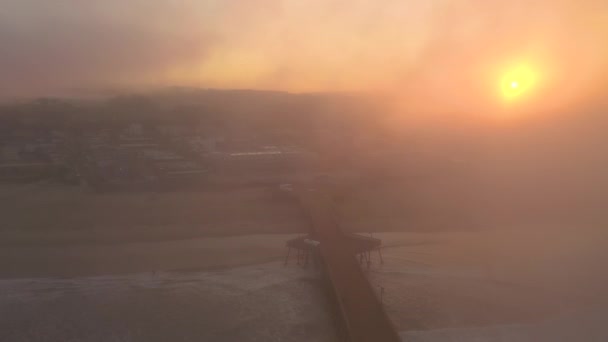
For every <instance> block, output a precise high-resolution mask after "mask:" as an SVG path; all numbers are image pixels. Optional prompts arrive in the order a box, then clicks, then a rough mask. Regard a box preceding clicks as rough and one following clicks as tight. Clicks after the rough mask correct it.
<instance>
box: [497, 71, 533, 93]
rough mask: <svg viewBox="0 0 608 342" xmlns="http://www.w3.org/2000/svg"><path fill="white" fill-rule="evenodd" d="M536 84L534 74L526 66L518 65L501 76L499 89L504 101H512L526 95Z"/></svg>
mask: <svg viewBox="0 0 608 342" xmlns="http://www.w3.org/2000/svg"><path fill="white" fill-rule="evenodd" d="M535 82H536V74H535V73H534V71H533V70H532V68H530V67H529V66H527V65H518V66H516V67H513V68H511V69H510V70H507V71H506V72H505V73H504V74H503V78H502V82H501V89H502V95H503V97H504V98H505V99H506V100H514V99H516V98H519V97H521V96H522V95H524V94H525V93H527V92H528V91H529V90H530V88H532V87H533V86H534V83H535Z"/></svg>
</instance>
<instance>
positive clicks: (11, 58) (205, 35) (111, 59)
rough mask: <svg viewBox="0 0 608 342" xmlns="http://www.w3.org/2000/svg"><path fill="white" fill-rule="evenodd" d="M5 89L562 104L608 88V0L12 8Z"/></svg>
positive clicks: (69, 1) (1, 23) (2, 18)
mask: <svg viewBox="0 0 608 342" xmlns="http://www.w3.org/2000/svg"><path fill="white" fill-rule="evenodd" d="M3 3H4V4H3V5H2V6H0V44H2V46H3V47H4V48H3V50H4V52H3V57H0V74H2V75H3V77H2V79H1V80H0V92H1V93H2V95H4V96H16V95H27V96H36V95H45V94H53V93H61V92H62V91H66V90H70V89H72V90H73V89H79V88H95V87H122V88H130V87H133V88H139V87H148V86H166V85H167V86H168V85H184V86H201V87H218V88H255V89H277V90H287V91H296V92H301V91H371V92H380V93H385V94H390V96H391V97H392V98H395V99H400V100H402V101H404V102H407V103H408V104H409V105H410V106H412V107H415V108H420V109H424V110H429V111H443V110H447V109H448V108H449V109H450V110H457V111H460V110H463V111H470V110H479V109H485V108H499V107H500V106H503V105H505V103H503V102H504V101H503V100H504V99H501V96H500V83H501V78H502V77H503V75H504V73H505V72H507V71H508V70H509V69H510V68H513V67H514V66H517V65H520V64H522V63H523V64H526V65H528V66H529V67H530V68H533V69H534V70H535V71H536V73H537V74H538V82H536V83H537V84H535V86H534V87H533V89H532V88H531V89H530V91H529V93H528V94H525V95H526V96H523V97H522V98H521V99H518V101H516V102H519V103H517V104H513V103H511V104H509V105H510V106H513V105H518V106H524V105H525V106H530V108H532V107H535V108H549V106H550V104H552V105H553V106H561V105H563V104H567V103H574V102H576V101H581V100H584V99H585V98H586V97H587V96H589V95H590V94H592V93H593V92H594V91H597V90H598V89H600V87H601V86H602V85H606V84H608V82H606V77H607V76H608V74H607V73H606V71H607V70H608V44H606V43H605V41H606V37H608V2H606V1H603V0H579V1H575V0H525V1H524V0H513V1H487V0H461V1H456V0H409V1H408V0H376V1H373V0H348V1H347V0H306V1H297V0H240V1H239V0H196V1H195V0H183V1H170V0H164V1H162V0H130V1H128V0H107V1H104V2H98V3H94V2H89V1H86V2H85V1H80V0H54V1H45V0H3Z"/></svg>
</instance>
